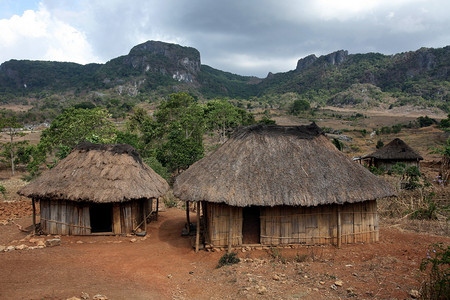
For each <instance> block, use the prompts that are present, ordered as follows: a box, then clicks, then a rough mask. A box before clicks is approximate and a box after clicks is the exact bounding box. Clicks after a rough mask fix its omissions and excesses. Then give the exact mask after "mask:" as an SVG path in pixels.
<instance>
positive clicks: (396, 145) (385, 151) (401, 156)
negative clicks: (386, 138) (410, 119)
mask: <svg viewBox="0 0 450 300" xmlns="http://www.w3.org/2000/svg"><path fill="white" fill-rule="evenodd" d="M362 158H376V159H384V160H391V159H392V160H396V159H398V160H423V157H422V155H420V154H419V153H418V152H416V151H415V150H414V149H412V148H411V147H410V146H408V144H406V143H405V142H404V141H402V140H401V139H399V138H396V139H394V140H392V141H391V142H389V143H388V144H387V145H385V146H384V147H382V148H380V149H378V150H377V151H375V152H373V153H370V154H368V155H365V156H363V157H362Z"/></svg>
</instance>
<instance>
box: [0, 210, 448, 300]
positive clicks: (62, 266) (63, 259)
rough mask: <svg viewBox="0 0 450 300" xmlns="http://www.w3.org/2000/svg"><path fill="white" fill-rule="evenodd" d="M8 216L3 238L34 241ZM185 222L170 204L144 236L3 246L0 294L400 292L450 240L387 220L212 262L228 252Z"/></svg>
mask: <svg viewBox="0 0 450 300" xmlns="http://www.w3.org/2000/svg"><path fill="white" fill-rule="evenodd" d="M22 202H23V201H22ZM25 202H26V201H25ZM28 204H30V202H29V201H28ZM192 217H194V216H192ZM14 223H15V224H14ZM14 223H12V222H8V223H7V224H6V225H0V245H5V246H11V245H12V246H18V245H22V244H24V245H28V246H33V245H35V243H36V241H35V240H33V239H31V240H30V238H32V237H31V236H28V235H27V233H26V232H23V231H20V230H19V227H18V226H17V225H21V226H22V228H24V229H28V230H29V229H31V227H30V225H31V218H30V217H29V216H28V217H22V218H20V219H16V221H15V222H14ZM184 223H185V212H184V211H183V210H180V209H177V208H171V209H168V210H166V211H164V212H161V213H160V216H159V219H158V220H157V221H154V222H151V223H150V224H149V229H148V232H149V234H148V235H147V236H146V237H134V236H130V237H119V236H78V237H70V236H62V237H61V245H60V246H55V247H45V248H42V249H39V248H38V249H33V250H12V251H9V252H2V253H0V265H1V272H0V299H67V298H70V297H74V296H76V297H81V295H82V293H87V294H89V295H90V299H92V297H93V296H94V295H96V294H102V295H105V296H107V297H108V299H242V298H244V299H245V298H247V299H342V298H347V297H352V298H354V299H405V298H410V297H409V293H410V291H411V290H414V289H416V290H418V289H419V286H420V283H421V281H422V280H423V279H424V277H423V276H424V275H423V274H421V272H420V271H419V264H420V262H421V260H422V259H423V258H424V257H425V256H426V253H427V250H428V249H430V245H431V244H433V243H436V242H444V243H450V238H449V237H442V236H434V235H429V234H420V233H414V232H409V231H402V230H398V229H397V228H396V227H395V226H392V225H389V226H388V225H386V226H382V227H381V232H380V242H378V243H373V244H365V245H364V244H355V245H344V246H343V247H342V248H341V249H337V248H336V247H333V246H314V247H301V248H296V249H291V248H289V249H285V248H283V249H266V250H253V251H245V252H242V251H241V250H240V251H238V257H239V258H241V262H240V263H239V264H236V265H232V266H224V267H222V268H216V266H217V263H218V261H219V258H220V257H221V256H222V255H223V254H224V252H206V251H200V252H199V253H195V252H194V251H193V249H192V247H191V238H190V237H182V236H181V235H180V233H181V229H182V228H183V226H184ZM16 224H17V225H16ZM51 238H53V236H38V237H36V239H37V240H39V239H41V240H47V239H51Z"/></svg>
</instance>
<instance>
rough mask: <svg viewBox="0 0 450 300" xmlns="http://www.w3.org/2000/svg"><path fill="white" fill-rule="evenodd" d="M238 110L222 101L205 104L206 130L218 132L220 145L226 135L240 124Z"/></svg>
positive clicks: (240, 117) (240, 119) (240, 118)
mask: <svg viewBox="0 0 450 300" xmlns="http://www.w3.org/2000/svg"><path fill="white" fill-rule="evenodd" d="M239 110H240V109H239V108H237V107H235V106H234V105H233V104H231V103H229V102H227V101H225V100H223V99H221V100H219V99H217V100H211V101H209V102H208V103H207V104H206V108H205V117H206V124H207V128H208V130H211V131H217V132H218V136H219V142H220V143H224V142H225V140H226V138H227V134H228V133H229V132H231V131H232V129H233V128H235V127H237V126H238V125H239V124H241V123H242V115H241V114H240V113H239Z"/></svg>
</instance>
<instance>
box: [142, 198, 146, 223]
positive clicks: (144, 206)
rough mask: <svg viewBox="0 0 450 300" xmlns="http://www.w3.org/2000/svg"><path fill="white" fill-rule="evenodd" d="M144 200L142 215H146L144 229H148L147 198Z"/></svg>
mask: <svg viewBox="0 0 450 300" xmlns="http://www.w3.org/2000/svg"><path fill="white" fill-rule="evenodd" d="M143 201H144V203H143V205H142V216H143V217H144V231H147V199H146V200H143Z"/></svg>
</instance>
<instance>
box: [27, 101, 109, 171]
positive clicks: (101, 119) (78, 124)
mask: <svg viewBox="0 0 450 300" xmlns="http://www.w3.org/2000/svg"><path fill="white" fill-rule="evenodd" d="M108 117H109V114H108V112H107V111H106V110H105V109H102V108H99V107H96V108H94V109H82V108H73V107H71V108H69V109H67V110H65V111H64V112H63V113H62V114H60V115H59V116H57V117H56V118H55V119H54V120H53V122H52V123H51V125H50V127H49V128H47V129H45V130H43V131H42V134H41V140H40V141H39V144H38V145H36V146H30V147H29V148H28V149H27V151H28V153H29V155H30V157H31V159H30V161H29V163H28V166H27V168H28V171H29V172H30V173H31V174H32V175H36V174H37V173H38V170H39V167H40V166H41V165H42V164H44V163H45V162H46V160H47V155H49V154H51V155H54V156H55V157H56V158H58V159H63V158H64V157H66V156H67V155H68V154H69V153H70V151H71V150H72V149H73V148H74V147H75V146H76V145H77V144H78V143H80V142H83V141H89V142H93V143H112V142H114V141H115V139H116V129H115V126H114V124H113V123H112V122H111V121H109V120H108ZM55 163H56V160H54V162H53V165H54V164H55Z"/></svg>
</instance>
